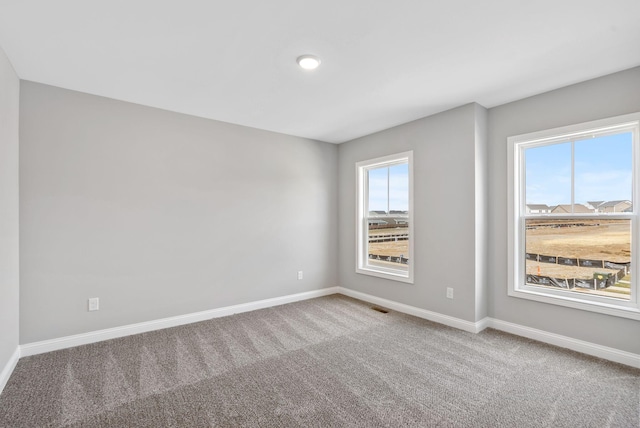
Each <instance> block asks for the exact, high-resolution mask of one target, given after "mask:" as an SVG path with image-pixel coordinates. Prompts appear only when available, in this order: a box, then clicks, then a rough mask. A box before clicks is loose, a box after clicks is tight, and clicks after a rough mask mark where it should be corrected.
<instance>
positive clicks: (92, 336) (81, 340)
mask: <svg viewBox="0 0 640 428" xmlns="http://www.w3.org/2000/svg"><path fill="white" fill-rule="evenodd" d="M336 293H338V287H329V288H323V289H321V290H314V291H307V292H305V293H298V294H290V295H288V296H282V297H274V298H271V299H265V300H258V301H256V302H249V303H242V304H239V305H233V306H226V307H223V308H218V309H211V310H208V311H202V312H194V313H191V314H186V315H178V316H175V317H170V318H163V319H159V320H154V321H146V322H141V323H137V324H130V325H125V326H121V327H114V328H107V329H104V330H97V331H91V332H88V333H81V334H75V335H73V336H65V337H61V338H58V339H51V340H43V341H40V342H33V343H27V344H24V345H21V346H20V356H22V357H27V356H30V355H36V354H42V353H44V352H51V351H57V350H60V349H66V348H72V347H74V346H80V345H86V344H89V343H95V342H101V341H103V340H109V339H116V338H118V337H124V336H130V335H132V334H139V333H145V332H148V331H154V330H160V329H163V328H169V327H177V326H180V325H184V324H190V323H194V322H198V321H205V320H208V319H211V318H219V317H225V316H228V315H233V314H238V313H241V312H249V311H255V310H256V309H264V308H270V307H272V306H279V305H284V304H286V303H293V302H298V301H301V300H307V299H313V298H315V297H322V296H328V295H330V294H336Z"/></svg>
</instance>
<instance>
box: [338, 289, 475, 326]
mask: <svg viewBox="0 0 640 428" xmlns="http://www.w3.org/2000/svg"><path fill="white" fill-rule="evenodd" d="M338 293H340V294H344V295H345V296H349V297H353V298H354V299H358V300H363V301H365V302H369V303H373V304H376V305H380V306H383V307H385V308H389V309H393V310H394V311H398V312H402V313H404V314H409V315H413V316H415V317H418V318H422V319H425V320H429V321H433V322H437V323H440V324H444V325H448V326H449V327H453V328H457V329H459V330H464V331H468V332H469V333H479V332H480V331H482V330H484V329H485V328H486V321H485V320H486V318H485V319H483V320H480V321H478V322H475V323H474V322H471V321H465V320H461V319H460V318H455V317H451V316H449V315H443V314H439V313H437V312H432V311H428V310H426V309H421V308H416V307H415V306H410V305H405V304H404V303H398V302H394V301H393V300H387V299H383V298H381V297H376V296H372V295H370V294H366V293H361V292H360V291H355V290H351V289H349V288H344V287H338Z"/></svg>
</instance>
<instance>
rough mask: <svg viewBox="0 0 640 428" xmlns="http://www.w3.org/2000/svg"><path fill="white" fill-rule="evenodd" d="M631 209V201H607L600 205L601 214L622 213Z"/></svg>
mask: <svg viewBox="0 0 640 428" xmlns="http://www.w3.org/2000/svg"><path fill="white" fill-rule="evenodd" d="M630 207H631V201H607V202H603V203H601V204H600V205H598V211H599V212H601V213H622V212H625V211H626V210H627V209H628V208H630Z"/></svg>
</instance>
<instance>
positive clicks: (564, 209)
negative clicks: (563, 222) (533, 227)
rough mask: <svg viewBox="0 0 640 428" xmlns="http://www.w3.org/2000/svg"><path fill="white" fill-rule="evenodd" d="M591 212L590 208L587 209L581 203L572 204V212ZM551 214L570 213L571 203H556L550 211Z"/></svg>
mask: <svg viewBox="0 0 640 428" xmlns="http://www.w3.org/2000/svg"><path fill="white" fill-rule="evenodd" d="M592 212H593V210H592V209H589V208H587V207H585V206H584V205H582V204H574V205H573V213H574V214H586V213H592ZM551 214H571V204H562V205H558V206H556V207H555V208H554V209H553V210H552V211H551Z"/></svg>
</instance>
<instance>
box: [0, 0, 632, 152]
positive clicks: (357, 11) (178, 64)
mask: <svg viewBox="0 0 640 428" xmlns="http://www.w3.org/2000/svg"><path fill="white" fill-rule="evenodd" d="M639 17H640V1H639V0H606V1H605V0H535V1H531V0H527V1H525V0H483V1H480V0H440V1H433V0H431V1H426V0H322V1H317V0H316V1H308V0H233V1H222V0H179V1H178V0H103V1H98V0H57V1H51V0H11V1H7V0H0V46H1V47H2V48H3V49H4V50H5V52H6V53H7V55H8V57H9V59H10V60H11V62H12V64H13V66H14V67H15V69H16V72H17V73H18V76H19V77H20V78H21V79H25V80H31V81H35V82H41V83H46V84H49V85H55V86H59V87H63V88H68V89H73V90H77V91H82V92H87V93H91V94H96V95H102V96H106V97H111V98H115V99H119V100H125V101H130V102H134V103H139V104H144V105H149V106H154V107H159V108H163V109H167V110H172V111H176V112H182V113H187V114H191V115H195V116H201V117H206V118H211V119H217V120H222V121H226V122H232V123H237V124H241V125H246V126H251V127H255V128H261V129H267V130H272V131H277V132H283V133H286V134H291V135H298V136H303V137H308V138H313V139H317V140H322V141H328V142H333V143H340V142H344V141H347V140H350V139H353V138H356V137H359V136H362V135H366V134H370V133H372V132H375V131H378V130H381V129H385V128H389V127H391V126H394V125H398V124H401V123H405V122H408V121H411V120H414V119H417V118H420V117H424V116H428V115H430V114H433V113H436V112H439V111H443V110H446V109H449V108H452V107H456V106H459V105H462V104H466V103H469V102H473V101H475V102H478V103H480V104H482V105H484V106H485V107H493V106H496V105H500V104H503V103H506V102H510V101H514V100H517V99H520V98H523V97H527V96H530V95H534V94H537V93H541V92H545V91H548V90H551V89H554V88H558V87H562V86H566V85H569V84H572V83H576V82H580V81H584V80H587V79H590V78H594V77H597V76H601V75H605V74H609V73H612V72H615V71H619V70H624V69H627V68H631V67H634V66H637V65H640V24H639V23H638V22H639V21H638V19H639ZM307 53H310V54H315V55H318V56H319V57H321V59H322V61H323V62H322V65H321V66H320V68H318V69H317V70H316V71H314V72H308V71H303V70H301V69H300V68H299V67H298V66H297V64H296V63H295V59H296V57H298V56H299V55H301V54H307ZM639 84H640V83H639ZM599 101H602V100H594V102H599Z"/></svg>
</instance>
